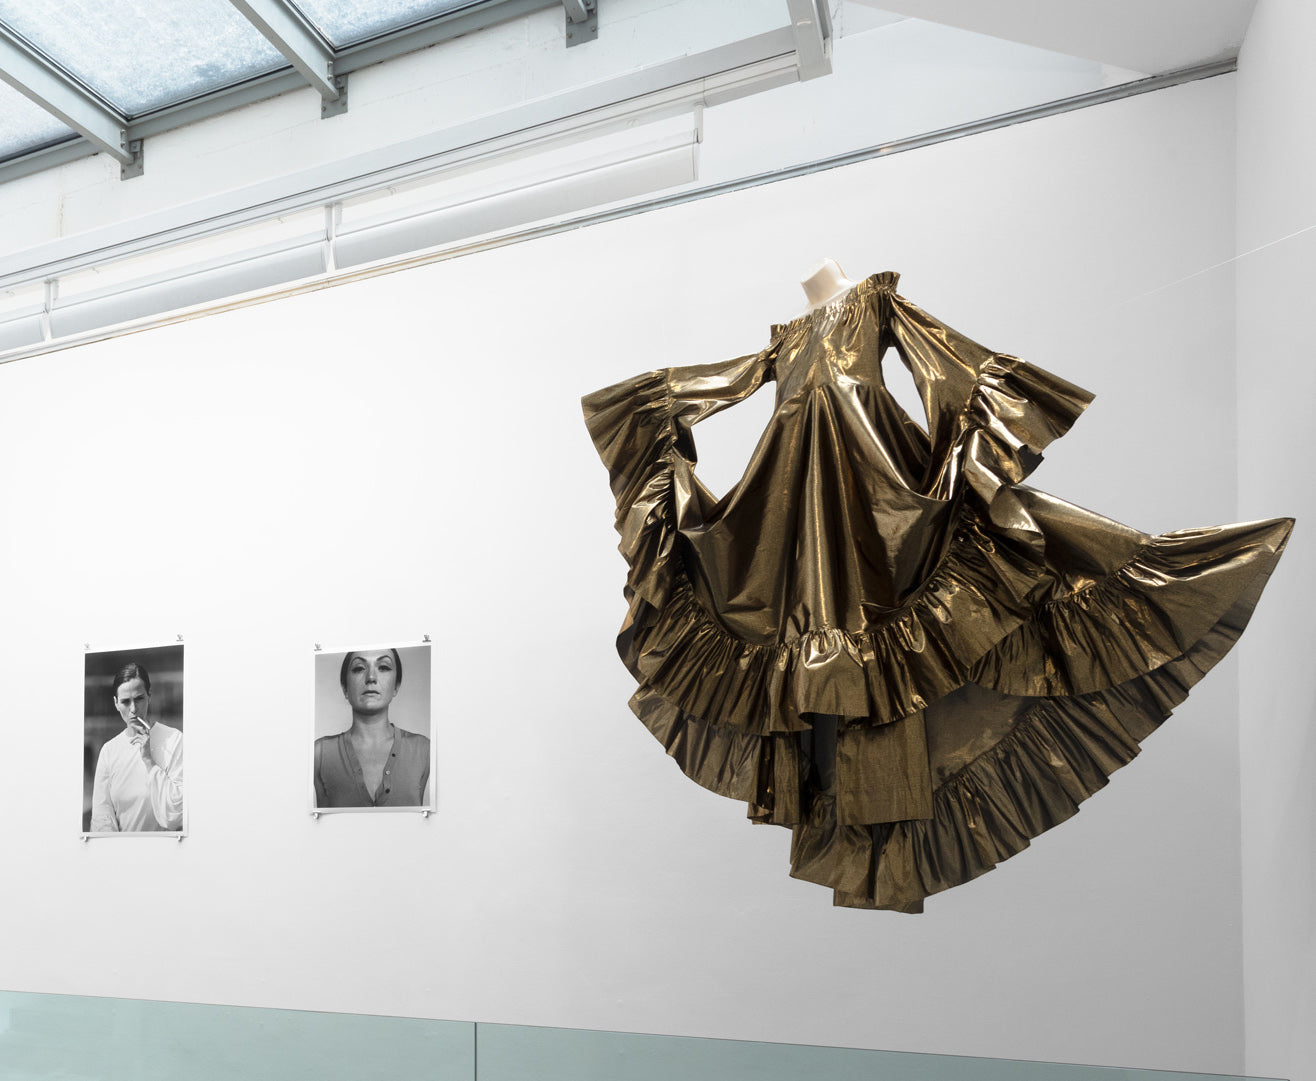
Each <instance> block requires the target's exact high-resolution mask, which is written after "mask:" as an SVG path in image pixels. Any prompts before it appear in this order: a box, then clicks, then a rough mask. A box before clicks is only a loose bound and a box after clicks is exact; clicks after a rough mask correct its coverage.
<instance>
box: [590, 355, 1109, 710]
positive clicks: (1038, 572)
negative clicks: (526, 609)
mask: <svg viewBox="0 0 1316 1081" xmlns="http://www.w3.org/2000/svg"><path fill="white" fill-rule="evenodd" d="M770 352H771V350H769V351H767V352H765V353H764V354H760V355H759V358H758V359H760V360H761V359H762V358H763V357H764V356H766V355H767V354H768V353H770ZM750 359H751V358H742V359H741V360H740V361H737V362H736V364H738V365H741V364H744V363H746V361H748V360H750ZM1090 400H1091V397H1090V395H1087V394H1086V392H1084V391H1082V390H1080V389H1079V388H1077V387H1075V386H1073V385H1072V384H1070V383H1067V382H1065V381H1064V380H1062V379H1059V378H1058V377H1055V376H1052V375H1051V374H1050V373H1047V372H1044V371H1042V370H1041V369H1039V368H1035V367H1033V366H1032V365H1030V364H1027V363H1026V362H1024V361H1021V360H1018V359H1016V358H1013V357H996V358H994V359H993V360H991V361H989V362H988V363H987V364H986V365H985V366H984V367H983V369H982V371H981V373H980V376H979V381H978V383H977V386H976V389H975V392H974V394H973V396H972V397H971V398H970V401H969V405H968V410H967V420H966V424H967V425H968V426H967V428H966V435H965V439H966V440H967V441H968V446H967V448H966V454H965V458H964V460H965V462H966V467H965V473H966V475H967V477H968V478H969V482H970V486H971V491H972V492H974V493H976V495H977V497H978V498H979V499H980V500H981V501H982V503H983V505H984V513H985V514H986V516H987V517H988V518H989V519H990V521H991V527H990V528H991V532H992V536H991V537H989V536H987V535H986V534H985V533H984V532H983V530H982V529H981V527H980V526H979V523H978V521H977V517H976V515H975V513H974V512H973V511H971V510H970V509H969V508H968V507H967V505H962V506H961V509H960V512H959V513H960V526H959V529H958V530H957V532H956V534H955V536H954V538H953V539H952V541H951V543H950V544H949V545H948V546H947V549H946V553H945V555H944V556H943V558H942V561H941V563H940V565H939V567H938V568H937V570H936V571H935V573H933V574H932V575H931V577H930V578H929V579H928V580H927V581H926V582H925V583H924V584H923V585H922V586H921V587H920V588H919V589H918V590H917V591H916V592H915V593H914V594H913V595H912V596H911V597H910V598H909V600H907V602H906V603H905V605H904V606H903V607H902V608H901V609H899V610H898V611H896V612H894V613H893V614H892V616H891V617H890V618H889V619H888V620H887V621H886V622H885V623H883V624H881V625H880V626H878V627H876V628H874V629H872V630H871V631H868V632H865V633H863V634H853V633H850V632H847V631H844V630H840V629H834V628H829V629H821V630H815V631H811V632H808V633H806V634H805V635H803V636H801V637H800V638H798V639H796V640H794V641H792V642H785V643H768V644H761V643H754V642H747V641H745V640H744V639H742V638H740V637H738V636H737V635H734V634H732V633H731V632H729V631H728V630H727V629H726V628H725V627H724V626H723V625H722V624H721V623H720V622H719V621H717V620H716V619H715V618H714V617H713V616H712V615H711V614H710V613H708V612H707V611H706V610H705V609H704V608H703V606H702V605H701V604H700V603H699V601H698V600H697V599H696V597H695V596H694V594H693V590H692V588H691V586H690V584H689V581H688V580H687V579H686V576H685V574H684V571H683V570H682V569H681V568H680V567H679V565H678V564H677V559H676V556H675V554H674V548H675V544H676V537H677V529H676V511H675V507H674V498H675V494H674V488H675V485H674V481H673V467H674V464H675V462H676V461H677V459H678V456H681V455H682V451H681V449H680V443H681V441H682V431H683V429H682V427H681V425H679V424H678V423H677V421H676V419H675V417H674V412H675V410H676V403H675V402H674V400H673V398H672V396H671V394H670V391H669V387H668V373H666V372H663V371H658V372H650V373H647V374H645V375H641V376H637V377H636V378H634V379H631V380H628V381H626V382H624V383H620V384H617V385H616V386H614V387H610V388H607V389H605V390H602V391H599V392H597V393H595V394H592V395H589V396H588V397H586V398H585V399H584V402H583V405H584V410H585V416H586V422H587V425H588V427H589V431H590V434H591V437H592V438H593V440H594V443H595V446H596V447H597V448H598V452H599V455H600V457H601V458H602V459H603V461H604V463H605V464H606V465H607V466H608V469H609V472H610V475H611V480H612V489H613V493H614V495H615V497H616V500H617V520H616V525H617V531H618V533H619V534H620V535H621V541H620V544H619V546H618V547H619V550H620V551H621V553H622V555H623V556H624V557H625V559H626V561H627V564H628V566H629V572H628V575H627V580H626V593H627V597H628V599H629V600H630V609H629V611H628V613H627V617H626V620H625V622H624V623H623V626H622V630H621V632H620V633H619V635H618V638H617V649H618V652H619V653H620V655H621V657H622V659H623V661H624V662H625V663H626V665H627V667H628V668H629V669H630V671H631V673H632V674H633V675H634V676H635V678H636V679H637V681H639V682H640V683H641V684H646V685H649V686H651V687H653V688H654V689H655V690H657V691H658V692H659V693H660V694H662V696H663V697H664V698H667V699H668V700H669V701H671V702H672V703H673V704H674V705H676V706H678V707H679V708H680V709H681V710H684V711H686V712H689V713H692V714H694V715H696V716H698V717H703V718H716V719H717V722H718V723H720V724H729V725H732V726H735V727H737V728H741V729H743V730H744V731H746V732H751V733H758V734H768V733H773V732H795V731H800V730H803V729H806V728H808V727H809V722H808V720H807V719H806V718H805V717H804V716H803V715H804V714H808V713H835V714H839V715H842V716H846V717H864V718H867V719H868V720H869V723H876V724H887V723H890V722H892V721H894V720H898V719H900V718H902V717H905V716H908V715H910V714H911V713H914V712H916V711H918V710H920V709H923V708H925V707H926V706H927V705H928V704H929V703H930V702H933V701H936V700H937V699H938V698H940V697H942V696H943V695H945V694H948V693H950V692H951V691H952V690H954V689H955V688H956V687H958V686H959V685H960V684H962V683H963V682H964V680H965V679H966V678H967V675H968V672H969V669H970V667H971V666H972V665H973V663H974V662H975V661H977V659H978V658H979V657H981V656H982V655H983V654H984V653H986V652H987V651H988V650H990V649H991V648H992V647H993V646H994V645H995V644H996V643H997V642H998V641H1000V640H1001V639H1002V638H1003V637H1004V636H1005V635H1007V634H1008V633H1009V632H1010V631H1012V630H1013V629H1014V628H1015V627H1017V626H1019V625H1020V623H1021V622H1022V621H1023V620H1024V618H1025V617H1026V615H1027V613H1028V612H1029V611H1030V607H1031V598H1032V596H1033V595H1034V593H1035V592H1036V591H1037V590H1038V589H1039V588H1040V584H1041V579H1042V576H1043V574H1044V562H1043V558H1042V555H1043V552H1042V549H1043V544H1042V540H1041V534H1040V529H1039V527H1038V525H1037V523H1036V522H1035V521H1034V520H1033V519H1032V517H1031V516H1030V515H1029V514H1028V512H1027V509H1026V508H1025V507H1024V505H1023V504H1022V503H1021V502H1020V501H1019V499H1018V496H1017V494H1016V493H1015V492H1014V491H1013V490H1012V489H1011V487H1010V485H1012V484H1013V483H1014V482H1015V481H1016V480H1017V479H1020V478H1022V477H1023V476H1025V475H1027V473H1028V472H1030V471H1031V469H1032V468H1034V467H1035V466H1036V464H1037V462H1038V461H1040V460H1041V459H1040V452H1041V450H1042V449H1043V448H1044V447H1045V446H1047V445H1048V444H1049V443H1050V442H1051V441H1052V440H1053V439H1055V438H1057V437H1058V436H1060V435H1062V434H1063V433H1064V432H1065V431H1067V430H1068V429H1069V427H1070V425H1072V424H1073V422H1074V420H1075V419H1077V417H1078V416H1079V415H1080V414H1081V412H1082V410H1083V409H1084V408H1086V405H1087V403H1088V402H1089V401H1090Z"/></svg>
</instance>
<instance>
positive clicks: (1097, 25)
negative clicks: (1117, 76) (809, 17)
mask: <svg viewBox="0 0 1316 1081" xmlns="http://www.w3.org/2000/svg"><path fill="white" fill-rule="evenodd" d="M857 2H859V3H862V4H865V5H866V6H868V7H875V8H881V9H884V10H887V11H894V12H898V13H899V14H901V15H909V16H912V17H913V18H915V19H926V20H928V21H929V22H936V23H944V24H946V25H947V26H956V27H959V28H960V29H962V30H972V31H974V32H975V33H979V34H990V35H991V36H992V37H998V38H1005V39H1006V40H1008V41H1018V42H1021V43H1023V44H1025V45H1034V46H1037V47H1038V48H1041V49H1050V50H1051V51H1052V52H1057V53H1064V54H1066V55H1067V56H1080V57H1083V58H1084V59H1086V60H1096V61H1099V62H1101V63H1103V64H1113V65H1115V66H1117V67H1121V68H1127V69H1129V70H1130V71H1141V72H1145V73H1146V74H1148V75H1163V74H1165V73H1166V72H1170V71H1179V70H1181V69H1183V68H1190V67H1195V66H1196V65H1198V64H1208V63H1211V62H1213V61H1216V60H1225V59H1229V58H1232V57H1235V56H1237V55H1238V49H1239V46H1240V45H1241V44H1242V43H1243V35H1244V34H1245V33H1246V31H1247V26H1248V22H1249V21H1250V20H1251V18H1252V9H1253V8H1254V7H1256V0H1100V2H1099V3H1093V2H1092V0H857Z"/></svg>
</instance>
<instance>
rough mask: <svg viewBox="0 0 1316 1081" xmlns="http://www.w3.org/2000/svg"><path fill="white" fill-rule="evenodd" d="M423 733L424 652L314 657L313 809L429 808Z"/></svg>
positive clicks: (375, 651)
mask: <svg viewBox="0 0 1316 1081" xmlns="http://www.w3.org/2000/svg"><path fill="white" fill-rule="evenodd" d="M340 656H341V660H338V658H339V657H340ZM335 661H338V663H337V665H335V664H334V662H335ZM335 668H336V672H335ZM330 673H334V674H336V677H337V680H336V682H337V686H336V690H337V692H338V694H337V701H336V702H334V701H333V698H332V691H333V690H334V689H335V688H331V687H327V684H328V683H329V676H330ZM325 732H327V733H328V734H321V733H325ZM428 732H429V648H428V647H426V646H419V647H418V646H412V647H402V648H398V647H392V646H390V647H385V648H380V649H356V650H348V651H345V652H343V653H341V654H337V653H334V654H317V656H316V735H317V739H316V740H315V766H314V788H315V809H316V810H347V809H351V810H370V809H398V808H407V809H412V810H424V809H429V808H431V806H432V798H431V796H430V791H429V788H430V770H431V748H430V740H429V735H428Z"/></svg>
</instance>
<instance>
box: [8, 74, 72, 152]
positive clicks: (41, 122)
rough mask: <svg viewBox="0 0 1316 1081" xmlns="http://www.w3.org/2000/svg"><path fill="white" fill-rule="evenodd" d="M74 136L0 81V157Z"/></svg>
mask: <svg viewBox="0 0 1316 1081" xmlns="http://www.w3.org/2000/svg"><path fill="white" fill-rule="evenodd" d="M75 135H77V132H76V131H74V130H73V129H72V128H70V127H68V126H66V125H65V124H62V123H61V122H60V121H58V120H56V119H55V118H54V117H53V116H51V115H50V114H49V113H48V112H46V110H45V109H43V108H41V106H39V105H33V104H32V102H30V101H28V100H27V98H25V97H23V95H22V94H20V93H19V92H18V91H17V90H15V89H14V88H13V87H11V86H10V85H9V84H8V83H0V160H3V159H5V158H15V157H17V156H18V155H19V154H26V153H27V152H28V151H29V150H38V149H40V148H41V147H43V146H49V145H50V144H51V143H58V142H62V141H63V140H65V139H71V138H73V136H75Z"/></svg>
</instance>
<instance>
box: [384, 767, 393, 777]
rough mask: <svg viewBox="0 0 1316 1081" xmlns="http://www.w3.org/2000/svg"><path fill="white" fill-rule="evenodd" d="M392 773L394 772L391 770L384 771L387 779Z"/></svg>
mask: <svg viewBox="0 0 1316 1081" xmlns="http://www.w3.org/2000/svg"><path fill="white" fill-rule="evenodd" d="M392 772H393V771H392V770H391V769H386V770H384V776H385V777H387V776H388V775H389V774H390V773H392Z"/></svg>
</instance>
